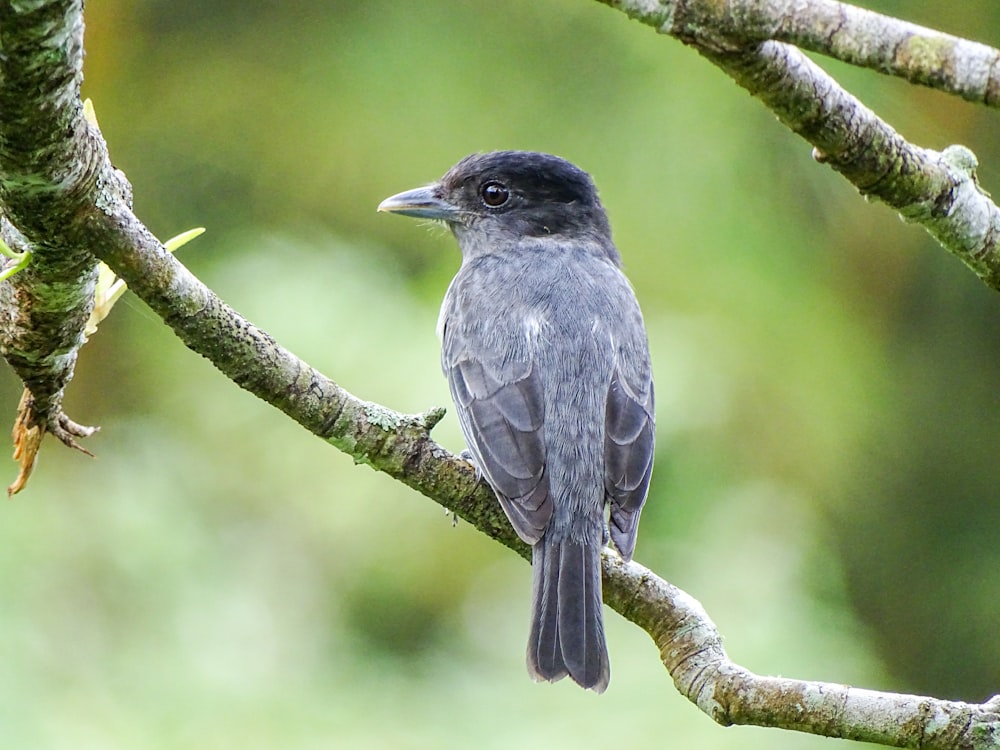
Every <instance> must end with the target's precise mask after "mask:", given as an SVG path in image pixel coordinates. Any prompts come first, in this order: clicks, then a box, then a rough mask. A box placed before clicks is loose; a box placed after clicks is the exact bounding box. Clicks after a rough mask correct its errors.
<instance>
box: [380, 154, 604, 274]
mask: <svg viewBox="0 0 1000 750" xmlns="http://www.w3.org/2000/svg"><path fill="white" fill-rule="evenodd" d="M378 210H379V211H387V212H390V213H397V214H403V215H404V216H416V217H420V218H425V219H435V220H439V221H443V222H445V223H447V224H448V226H449V227H450V228H451V230H452V231H453V232H454V233H455V236H456V237H457V238H458V241H459V244H460V245H461V246H462V250H463V252H466V251H467V250H469V249H471V248H474V247H481V246H484V245H487V244H493V243H496V242H503V241H520V240H522V239H524V238H541V237H549V236H552V237H558V238H559V239H562V240H570V241H580V240H583V241H590V242H597V243H599V244H601V245H607V246H608V248H609V251H608V252H609V253H614V246H613V245H612V244H611V229H610V226H609V225H608V218H607V215H606V214H605V212H604V208H603V207H602V206H601V202H600V200H599V199H598V197H597V188H595V187H594V182H593V180H591V179H590V175H588V174H587V173H586V172H584V171H583V170H582V169H579V168H578V167H575V166H573V165H572V164H570V163H569V162H568V161H566V160H565V159H560V158H559V157H557V156H551V155H549V154H540V153H535V152H531V151H493V152H491V153H487V154H473V155H471V156H467V157H465V158H464V159H462V161H460V162H459V163H458V164H456V165H455V166H454V167H452V168H451V169H449V170H448V172H447V173H446V174H445V175H444V177H442V178H441V179H440V180H438V181H437V182H435V183H433V184H432V185H427V186H426V187H421V188H417V189H415V190H408V191H406V192H405V193H399V194H398V195H394V196H392V197H391V198H386V199H385V200H384V201H382V203H381V204H380V205H379V207H378ZM615 254H616V253H615Z"/></svg>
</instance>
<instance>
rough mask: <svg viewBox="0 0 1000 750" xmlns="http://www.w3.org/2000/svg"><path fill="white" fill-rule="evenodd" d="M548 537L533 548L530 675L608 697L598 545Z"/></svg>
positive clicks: (607, 672)
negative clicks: (562, 681) (569, 681)
mask: <svg viewBox="0 0 1000 750" xmlns="http://www.w3.org/2000/svg"><path fill="white" fill-rule="evenodd" d="M549 536H550V534H549V535H546V536H545V537H543V538H542V540H541V541H539V542H538V543H537V544H536V545H535V546H534V547H533V548H532V553H531V568H532V603H531V634H530V635H529V636H528V673H529V674H530V675H531V677H532V678H533V679H534V680H536V681H539V682H541V681H543V680H544V681H548V682H555V681H556V680H560V679H562V678H563V677H565V676H566V675H569V676H570V677H571V678H572V679H573V681H574V682H576V683H577V684H578V685H580V686H581V687H584V688H589V689H591V690H593V691H594V692H596V693H603V692H604V690H605V688H607V686H608V680H609V679H610V678H611V670H610V667H609V665H608V647H607V645H606V644H605V642H604V619H603V616H602V612H601V553H600V547H599V545H597V544H587V543H586V542H578V541H573V540H570V539H563V540H558V541H557V540H553V539H550V538H549Z"/></svg>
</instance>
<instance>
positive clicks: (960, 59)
mask: <svg viewBox="0 0 1000 750" xmlns="http://www.w3.org/2000/svg"><path fill="white" fill-rule="evenodd" d="M600 1H601V2H603V3H604V4H605V5H610V6H612V7H614V8H618V9H619V10H621V11H623V12H625V13H627V14H628V15H629V16H631V17H633V18H636V19H638V20H640V21H642V22H643V23H646V24H648V25H650V26H652V27H653V28H655V29H657V30H658V31H660V32H661V33H664V34H669V35H671V36H676V37H677V38H679V39H685V40H687V41H689V42H690V43H692V44H694V45H695V46H698V47H701V48H705V49H715V50H718V51H724V50H730V51H733V50H737V49H741V48H746V47H749V46H753V45H755V44H759V43H761V42H766V41H776V42H786V43H788V44H793V45H795V46H796V47H799V48H801V49H805V50H809V51H810V52H818V53H820V54H822V55H826V56H828V57H833V58H836V59H838V60H842V61H844V62H846V63H850V64H852V65H858V66H861V67H864V68H870V69H872V70H876V71H878V72H880V73H885V74H888V75H893V76H898V77H900V78H904V79H906V80H908V81H910V82H911V83H916V84H920V85H922V86H928V87H930V88H934V89H938V90H940V91H944V92H947V93H949V94H955V95H956V96H960V97H962V98H963V99H966V100H968V101H970V102H975V103H977V104H985V105H987V106H990V107H1000V50H997V49H995V48H993V47H990V46H988V45H985V44H980V43H978V42H973V41H969V40H968V39H962V38H961V37H957V36H953V35H951V34H945V33H942V32H940V31H937V30H935V29H929V28H926V27H924V26H918V25H917V24H914V23H909V22H907V21H903V20H900V19H898V18H892V17H891V16H885V15H882V14H881V13H876V12H874V11H871V10H866V9H865V8H859V7H857V6H855V5H850V4H848V3H841V2H837V1H836V0H728V1H727V2H724V3H720V2H708V1H707V0H694V1H692V0H687V2H682V1H681V0H600Z"/></svg>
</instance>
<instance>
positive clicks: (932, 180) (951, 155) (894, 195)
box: [601, 0, 1000, 291]
mask: <svg viewBox="0 0 1000 750" xmlns="http://www.w3.org/2000/svg"><path fill="white" fill-rule="evenodd" d="M601 2H604V3H605V4H606V5H610V6H612V7H614V8H616V9H618V10H621V11H622V12H624V13H626V14H627V15H628V16H630V17H631V18H635V19H636V20H639V21H641V22H642V23H644V24H646V25H648V26H651V27H653V28H654V29H656V30H657V31H658V32H659V33H661V34H668V35H670V36H674V37H676V38H678V39H680V40H681V41H682V42H684V43H685V44H688V45H690V46H692V47H694V48H695V49H696V50H697V51H698V52H699V53H701V54H702V55H703V56H704V57H706V58H707V59H709V60H711V61H712V62H713V63H715V64H716V65H717V66H718V67H720V68H722V70H724V71H725V72H726V73H727V74H728V75H729V76H731V77H732V78H733V79H734V80H735V81H736V82H737V83H738V84H739V85H740V86H742V87H743V88H745V89H746V90H747V91H749V92H750V94H752V95H753V96H755V97H756V98H758V99H760V100H761V101H762V102H763V103H764V104H765V105H767V107H768V108H769V109H771V111H773V112H774V113H775V114H776V115H777V116H778V119H780V120H781V122H783V123H784V124H785V125H786V126H788V128H790V129H791V130H792V131H793V132H795V133H797V134H798V135H800V136H802V137H803V138H804V139H805V140H807V141H808V142H809V143H811V144H812V145H813V147H814V150H813V155H814V156H815V158H816V159H817V161H820V162H823V163H825V164H829V165H830V166H831V167H833V168H834V169H835V170H836V171H838V172H840V174H842V175H843V176H844V177H845V178H847V180H849V181H850V182H851V184H853V185H854V186H855V187H856V188H857V189H858V191H859V192H861V194H862V195H865V196H868V197H870V198H876V199H878V200H881V201H883V202H884V203H886V204H888V205H889V206H891V207H892V208H894V209H896V210H897V211H899V213H900V215H901V216H902V217H903V218H904V219H905V220H906V221H908V222H912V223H916V224H920V225H922V226H923V227H924V228H925V229H926V230H927V231H928V232H930V233H931V235H933V237H934V238H935V239H936V240H937V241H938V242H939V243H941V245H942V246H943V247H944V248H945V249H946V250H948V251H949V252H951V253H952V254H953V255H955V256H956V257H957V258H959V259H960V260H961V261H962V262H963V263H965V264H966V265H967V266H968V267H969V268H971V269H972V270H973V271H974V272H975V273H976V275H977V276H979V278H981V279H982V280H983V281H984V282H986V284H987V285H988V286H990V287H991V288H992V289H995V290H998V291H1000V248H998V246H997V240H998V238H1000V209H998V208H997V206H996V204H994V203H993V201H992V200H991V199H990V196H989V194H988V193H986V192H985V191H983V190H982V189H981V188H980V187H979V183H978V181H977V180H976V167H977V166H978V162H977V160H976V157H975V155H974V154H973V153H972V152H971V151H969V150H968V149H967V148H965V147H964V146H950V147H949V148H947V149H945V150H944V151H943V152H937V151H932V150H930V149H925V148H920V147H919V146H915V145H913V144H911V143H909V142H908V141H906V140H905V139H904V138H903V137H902V136H900V135H899V134H898V133H897V132H896V131H895V130H893V128H892V127H890V126H889V124H888V123H886V122H885V121H883V120H881V119H880V118H879V117H877V116H876V115H875V113H874V112H872V111H871V110H870V109H868V108H867V107H866V106H864V105H863V104H862V103H861V102H860V101H858V100H857V99H856V98H855V97H854V96H852V95H851V94H849V93H848V92H847V91H845V90H844V89H842V88H841V87H840V85H839V84H838V83H837V82H836V81H835V80H834V79H833V78H832V77H830V76H829V75H828V74H827V73H826V72H825V71H824V70H823V69H822V68H820V67H819V66H818V65H816V63H814V62H813V61H812V60H810V59H809V58H808V57H806V56H805V55H804V54H803V53H802V52H801V51H800V50H799V49H797V48H796V47H793V46H790V45H788V44H784V43H782V42H776V41H761V39H760V37H759V35H755V34H753V33H752V32H751V33H750V34H749V35H745V34H743V32H742V29H741V28H739V27H738V26H737V24H736V21H737V20H739V19H743V18H745V17H747V18H751V19H756V23H757V26H758V27H764V26H767V24H762V23H761V22H760V19H759V18H757V17H756V16H757V15H764V16H766V13H765V11H766V10H767V9H772V10H773V9H775V8H782V9H784V11H785V13H787V14H788V15H795V14H793V13H791V8H790V6H791V5H794V6H796V8H799V7H800V6H804V7H808V8H813V7H817V8H820V9H825V10H826V11H827V13H826V14H825V15H821V16H819V17H818V18H810V17H808V16H805V15H804V13H805V11H804V10H803V11H802V13H803V15H801V16H800V17H799V18H798V19H797V20H796V21H795V23H794V24H790V25H792V26H794V27H795V28H796V29H801V28H804V27H806V26H807V25H809V24H810V23H811V24H812V25H813V27H814V28H815V32H814V33H813V36H815V37H820V36H830V37H831V38H834V37H837V38H840V37H846V35H847V30H848V29H850V28H854V27H851V26H850V25H849V24H847V22H846V21H845V24H846V25H845V26H844V27H842V28H840V29H839V30H837V31H836V33H833V32H831V31H829V29H828V24H829V19H830V18H831V17H832V15H833V13H832V11H833V10H839V12H840V13H841V14H842V16H843V17H844V18H845V19H847V18H860V17H866V14H868V15H877V14H869V13H868V11H861V10H860V9H858V8H852V7H851V6H848V5H845V4H843V3H834V2H830V1H829V0H819V1H816V2H804V3H789V2H781V3H779V2H777V0H772V2H770V3H756V2H750V1H749V0H744V1H743V2H739V1H738V0H731V2H729V3H724V4H722V6H725V7H726V8H730V9H731V10H730V12H729V13H721V12H719V13H715V12H714V9H715V8H717V7H719V6H720V4H718V3H711V2H704V1H703V2H686V3H681V2H678V1H677V0H670V1H669V2H668V1H667V0H662V1H661V2H649V1H648V0H601ZM758 5H760V6H761V8H762V10H761V13H760V14H755V12H754V11H755V9H756V8H757V7H758ZM766 17H767V18H768V20H769V22H770V25H771V26H776V27H779V28H780V27H781V23H780V21H781V19H782V18H784V17H785V16H784V15H781V14H777V13H775V14H774V15H773V16H766ZM879 18H880V19H882V21H881V22H880V23H882V24H883V25H886V24H887V25H890V26H892V24H891V23H889V22H894V21H895V19H889V18H885V17H881V16H880V17H879ZM712 23H718V24H720V27H719V28H716V27H714V26H709V25H708V24H712ZM859 23H860V22H859ZM895 23H897V24H899V25H900V26H901V27H905V28H910V26H909V25H907V24H903V23H902V22H895ZM752 25H753V24H751V26H752ZM912 28H919V27H912ZM758 32H760V28H758ZM897 32H898V35H900V36H905V34H904V32H902V31H899V30H898V29H897ZM786 33H788V31H787V29H786ZM831 35H832V36H831ZM857 43H858V44H859V45H860V46H864V43H863V40H862V41H858V42H857ZM980 46H981V45H980ZM991 53H992V54H993V55H996V56H1000V51H997V50H991ZM990 85H991V86H992V85H993V84H990Z"/></svg>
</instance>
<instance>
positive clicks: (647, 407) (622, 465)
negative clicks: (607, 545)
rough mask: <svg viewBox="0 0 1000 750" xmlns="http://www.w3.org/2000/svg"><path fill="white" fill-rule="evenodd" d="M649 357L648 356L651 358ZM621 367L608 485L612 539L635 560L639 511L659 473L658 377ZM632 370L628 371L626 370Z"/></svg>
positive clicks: (610, 414)
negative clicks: (655, 458) (655, 448)
mask: <svg viewBox="0 0 1000 750" xmlns="http://www.w3.org/2000/svg"><path fill="white" fill-rule="evenodd" d="M647 361H648V360H647ZM629 369H630V368H623V367H622V366H621V365H620V364H617V365H616V366H615V369H614V371H613V372H612V375H611V384H610V386H609V388H608V400H607V407H606V412H605V438H604V487H605V491H606V492H607V495H608V501H609V502H610V505H611V523H610V526H609V531H610V533H611V540H612V541H613V542H614V543H615V546H616V547H617V548H618V551H619V552H621V554H622V557H624V558H625V559H626V560H629V559H631V558H632V552H633V551H634V550H635V537H636V532H637V531H638V525H639V513H640V511H641V510H642V505H643V503H644V502H646V493H647V491H648V490H649V478H650V475H651V474H652V472H653V442H654V434H655V426H654V422H653V381H652V378H651V375H650V371H649V367H648V365H647V366H644V367H640V368H631V369H632V371H631V372H628V370H629ZM626 373H628V374H626Z"/></svg>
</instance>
